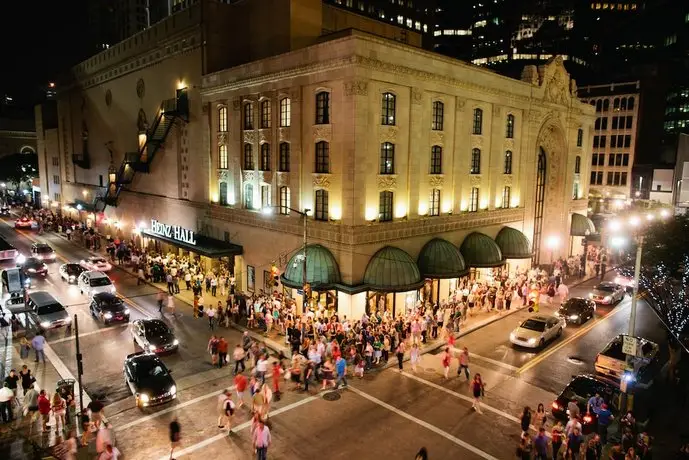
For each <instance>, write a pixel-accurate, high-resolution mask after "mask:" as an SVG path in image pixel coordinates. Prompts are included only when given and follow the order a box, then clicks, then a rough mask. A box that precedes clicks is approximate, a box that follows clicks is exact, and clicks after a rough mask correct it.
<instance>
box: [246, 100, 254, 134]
mask: <svg viewBox="0 0 689 460" xmlns="http://www.w3.org/2000/svg"><path fill="white" fill-rule="evenodd" d="M244 129H254V105H253V104H252V103H250V102H249V103H246V104H244Z"/></svg>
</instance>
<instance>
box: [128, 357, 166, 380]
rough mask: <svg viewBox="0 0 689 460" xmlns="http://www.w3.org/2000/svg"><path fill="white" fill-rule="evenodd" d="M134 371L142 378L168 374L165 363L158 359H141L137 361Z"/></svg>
mask: <svg viewBox="0 0 689 460" xmlns="http://www.w3.org/2000/svg"><path fill="white" fill-rule="evenodd" d="M134 373H135V374H136V376H137V377H138V378H140V379H147V378H154V377H165V376H167V375H168V372H167V369H166V368H165V366H163V363H162V362H161V361H159V360H157V359H140V360H138V361H135V362H134Z"/></svg>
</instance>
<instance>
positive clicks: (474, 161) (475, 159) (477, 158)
mask: <svg viewBox="0 0 689 460" xmlns="http://www.w3.org/2000/svg"><path fill="white" fill-rule="evenodd" d="M471 174H481V150H480V149H472V150H471Z"/></svg>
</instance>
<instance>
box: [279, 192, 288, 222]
mask: <svg viewBox="0 0 689 460" xmlns="http://www.w3.org/2000/svg"><path fill="white" fill-rule="evenodd" d="M289 205H290V193H289V187H280V214H282V215H284V216H286V215H288V214H289Z"/></svg>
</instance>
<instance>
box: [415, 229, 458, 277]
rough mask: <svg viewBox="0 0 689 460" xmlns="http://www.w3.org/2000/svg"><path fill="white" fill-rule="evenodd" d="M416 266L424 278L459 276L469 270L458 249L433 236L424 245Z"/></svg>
mask: <svg viewBox="0 0 689 460" xmlns="http://www.w3.org/2000/svg"><path fill="white" fill-rule="evenodd" d="M418 266H419V271H420V272H421V275H422V276H423V277H424V278H437V279H446V278H459V277H460V276H462V275H465V274H466V273H467V272H468V271H469V270H467V266H466V263H465V262H464V257H462V254H461V253H460V252H459V249H457V247H456V246H455V245H453V244H452V243H450V242H449V241H447V240H444V239H442V238H433V239H432V240H430V241H429V242H428V243H426V244H425V245H424V247H423V248H422V249H421V253H420V254H419V259H418Z"/></svg>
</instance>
